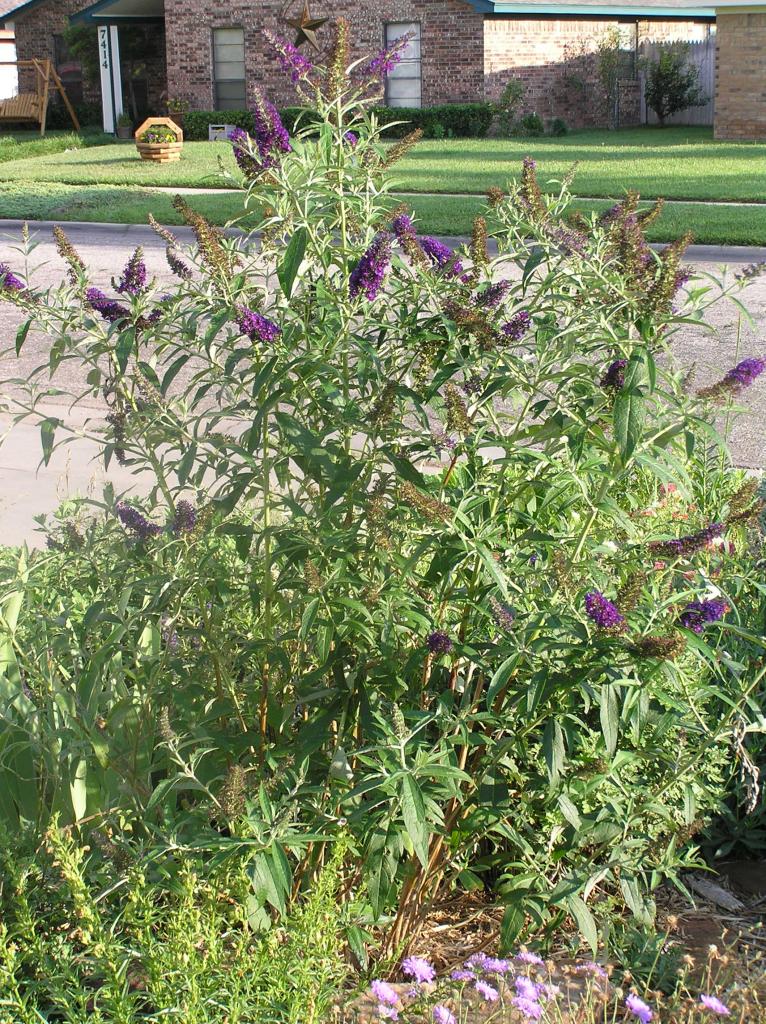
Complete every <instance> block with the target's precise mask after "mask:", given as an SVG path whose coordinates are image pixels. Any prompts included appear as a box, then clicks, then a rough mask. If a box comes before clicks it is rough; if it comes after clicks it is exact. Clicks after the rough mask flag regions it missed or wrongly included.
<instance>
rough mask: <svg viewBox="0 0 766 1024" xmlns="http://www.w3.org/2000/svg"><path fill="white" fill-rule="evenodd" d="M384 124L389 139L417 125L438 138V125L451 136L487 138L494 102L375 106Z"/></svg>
mask: <svg viewBox="0 0 766 1024" xmlns="http://www.w3.org/2000/svg"><path fill="white" fill-rule="evenodd" d="M372 112H373V113H374V114H375V115H376V116H377V118H378V121H379V123H380V124H381V126H384V127H385V126H387V125H391V123H392V122H396V121H401V122H403V123H402V124H395V125H392V126H391V127H386V129H385V131H384V133H383V134H384V135H385V136H386V137H388V138H391V137H393V138H402V137H403V136H404V135H407V134H408V133H409V132H411V131H413V130H414V129H415V128H421V129H422V130H423V134H424V135H425V136H426V138H436V137H437V136H436V135H435V134H434V132H435V131H436V130H437V128H436V126H437V125H439V126H441V128H442V130H443V132H444V135H447V136H448V137H450V138H453V137H454V138H475V137H478V138H483V137H484V136H485V135H486V134H487V132H488V131H489V127H490V125H491V124H492V118H493V116H494V108H493V105H492V104H491V103H444V104H441V105H440V106H435V107H373V108H372Z"/></svg>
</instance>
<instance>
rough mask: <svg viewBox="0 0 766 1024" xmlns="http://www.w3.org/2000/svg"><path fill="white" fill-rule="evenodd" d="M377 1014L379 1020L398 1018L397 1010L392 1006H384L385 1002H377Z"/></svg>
mask: <svg viewBox="0 0 766 1024" xmlns="http://www.w3.org/2000/svg"><path fill="white" fill-rule="evenodd" d="M378 1016H379V1017H380V1018H381V1020H399V1011H398V1010H397V1009H395V1008H394V1007H393V1006H386V1005H385V1003H379V1004H378Z"/></svg>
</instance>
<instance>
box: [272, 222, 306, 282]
mask: <svg viewBox="0 0 766 1024" xmlns="http://www.w3.org/2000/svg"><path fill="white" fill-rule="evenodd" d="M307 241H308V231H307V230H306V228H298V230H297V231H296V232H295V234H294V235H293V237H292V238H291V239H290V244H289V245H288V246H287V249H286V250H285V255H284V257H283V259H282V262H281V263H280V264H279V266H278V267H277V278H278V279H279V285H280V287H281V289H282V292H283V294H284V295H285V298H288V299H289V298H290V297H291V295H292V294H293V285H294V284H295V279H296V277H297V276H298V271H299V269H300V265H301V263H302V262H303V256H304V253H305V252H306V242H307Z"/></svg>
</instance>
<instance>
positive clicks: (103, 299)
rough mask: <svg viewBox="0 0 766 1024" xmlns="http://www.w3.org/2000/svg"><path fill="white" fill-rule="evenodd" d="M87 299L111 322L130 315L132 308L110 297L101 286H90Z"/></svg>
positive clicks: (93, 307)
mask: <svg viewBox="0 0 766 1024" xmlns="http://www.w3.org/2000/svg"><path fill="white" fill-rule="evenodd" d="M85 300H86V302H87V303H88V305H89V306H90V308H91V309H93V310H95V311H96V313H100V314H101V316H102V317H103V318H104V320H106V321H107V322H108V323H110V324H113V323H115V322H116V321H118V320H124V319H125V318H126V317H129V316H130V310H129V309H128V308H127V307H126V306H123V305H121V304H120V303H119V302H116V301H115V300H114V299H110V298H108V297H107V296H106V295H104V293H103V292H102V291H101V290H100V289H99V288H88V290H87V291H86V292H85Z"/></svg>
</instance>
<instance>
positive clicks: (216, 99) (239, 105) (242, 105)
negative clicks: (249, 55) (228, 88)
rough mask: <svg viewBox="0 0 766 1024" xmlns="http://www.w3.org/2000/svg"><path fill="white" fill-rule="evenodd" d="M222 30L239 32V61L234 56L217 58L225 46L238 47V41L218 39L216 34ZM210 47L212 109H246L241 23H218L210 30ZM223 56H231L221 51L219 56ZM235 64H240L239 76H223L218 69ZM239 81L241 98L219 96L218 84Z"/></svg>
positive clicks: (245, 69)
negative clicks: (240, 56)
mask: <svg viewBox="0 0 766 1024" xmlns="http://www.w3.org/2000/svg"><path fill="white" fill-rule="evenodd" d="M222 32H238V33H240V34H241V37H242V47H241V49H242V59H241V61H240V60H239V58H236V59H234V60H224V59H219V53H221V51H222V50H223V48H224V47H226V48H228V49H229V50H230V49H231V48H232V47H238V46H239V43H238V42H223V41H219V39H218V35H219V33H222ZM211 47H212V52H211V57H212V71H213V74H212V78H213V107H214V109H215V110H244V109H247V65H246V52H245V30H244V28H243V27H242V26H241V25H219V26H217V27H216V28H214V29H213V30H212V38H211ZM223 56H231V54H229V53H226V54H223V53H221V57H222V58H223ZM237 64H241V66H242V75H241V77H240V76H239V75H237V76H236V77H223V76H222V75H221V74H220V69H221V67H222V66H225V65H229V68H227V70H229V69H230V67H231V65H237ZM239 83H241V84H242V99H241V100H240V99H239V98H236V99H231V98H230V97H228V96H226V97H223V98H222V97H221V96H220V94H219V93H220V86H222V85H223V86H225V85H232V84H239Z"/></svg>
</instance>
